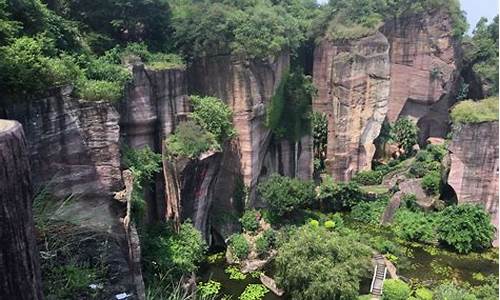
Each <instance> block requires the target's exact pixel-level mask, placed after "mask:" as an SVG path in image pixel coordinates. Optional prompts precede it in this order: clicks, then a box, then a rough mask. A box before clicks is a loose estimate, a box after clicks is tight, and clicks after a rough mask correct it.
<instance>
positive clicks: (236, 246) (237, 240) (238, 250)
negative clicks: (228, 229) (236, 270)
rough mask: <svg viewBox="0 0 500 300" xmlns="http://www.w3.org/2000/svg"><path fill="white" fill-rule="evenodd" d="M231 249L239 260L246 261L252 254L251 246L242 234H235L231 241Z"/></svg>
mask: <svg viewBox="0 0 500 300" xmlns="http://www.w3.org/2000/svg"><path fill="white" fill-rule="evenodd" d="M229 249H231V252H232V253H233V254H234V255H236V257H238V258H239V259H244V258H246V257H247V255H248V253H249V252H250V245H249V244H248V241H247V239H246V238H245V236H244V235H242V234H233V235H232V236H231V237H230V239H229Z"/></svg>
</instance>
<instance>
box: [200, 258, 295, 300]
mask: <svg viewBox="0 0 500 300" xmlns="http://www.w3.org/2000/svg"><path fill="white" fill-rule="evenodd" d="M228 266H229V265H228V264H226V263H225V262H224V261H218V262H215V263H211V264H209V263H207V264H206V265H204V266H202V268H201V272H200V274H201V276H200V280H201V281H203V282H207V281H208V280H214V281H217V282H220V283H221V285H222V288H221V294H224V295H229V296H233V297H232V298H231V299H233V300H236V299H238V297H239V295H241V293H243V291H244V290H245V288H246V287H247V285H249V284H260V283H261V282H260V279H259V278H258V277H257V278H254V277H252V276H251V275H250V274H246V278H245V279H244V280H235V279H230V278H229V275H228V274H226V273H225V269H226V268H227V267H228ZM266 275H268V276H269V275H270V274H268V273H267V272H266ZM262 299H263V300H283V299H286V298H285V297H279V296H276V295H275V294H274V293H272V292H271V291H269V292H268V293H267V294H266V295H265V296H264V298H262Z"/></svg>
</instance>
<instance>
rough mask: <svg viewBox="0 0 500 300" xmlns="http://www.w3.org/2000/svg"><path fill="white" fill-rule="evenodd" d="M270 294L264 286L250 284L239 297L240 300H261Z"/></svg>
mask: <svg viewBox="0 0 500 300" xmlns="http://www.w3.org/2000/svg"><path fill="white" fill-rule="evenodd" d="M268 292H269V290H268V289H267V288H266V287H265V286H264V285H263V284H249V285H247V287H246V288H245V290H244V291H243V293H242V294H241V295H240V296H239V297H238V299H239V300H261V299H262V298H264V296H265V295H266V294H267V293H268Z"/></svg>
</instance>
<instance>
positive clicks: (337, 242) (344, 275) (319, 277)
mask: <svg viewBox="0 0 500 300" xmlns="http://www.w3.org/2000/svg"><path fill="white" fill-rule="evenodd" d="M370 256H371V252H370V249H369V248H368V247H367V246H365V245H363V244H361V243H360V242H359V241H358V240H357V237H356V236H350V235H349V236H341V235H339V234H338V233H337V232H336V231H333V232H330V231H328V230H327V229H326V228H325V227H318V228H313V227H311V226H309V225H306V226H302V227H300V228H299V229H297V230H296V231H294V232H292V233H291V236H290V238H289V239H288V240H287V241H286V242H284V243H283V244H282V245H280V247H279V249H278V254H277V256H276V258H275V266H276V273H275V278H276V281H277V284H278V285H279V286H281V287H283V288H284V289H285V290H286V291H287V293H289V295H290V296H291V298H292V299H317V300H330V299H338V298H339V297H340V296H341V295H342V297H344V298H346V299H354V298H355V297H356V296H357V295H358V292H359V282H360V280H361V278H362V277H363V276H364V275H365V274H368V269H367V266H369V265H370V263H369V261H370ZM346 282H348V283H349V284H345V283H346Z"/></svg>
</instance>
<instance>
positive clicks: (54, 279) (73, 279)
mask: <svg viewBox="0 0 500 300" xmlns="http://www.w3.org/2000/svg"><path fill="white" fill-rule="evenodd" d="M44 275H45V276H47V277H49V278H50V284H49V286H47V287H45V288H46V293H47V294H48V295H53V296H55V297H56V298H57V299H70V298H72V297H74V296H75V295H82V296H83V295H85V294H86V293H87V292H88V289H89V285H90V284H92V283H95V282H96V280H100V279H101V278H102V276H104V275H105V274H100V272H99V270H98V269H96V268H92V267H85V266H78V265H75V264H69V265H65V266H58V267H55V268H54V269H52V270H50V272H49V273H47V274H44Z"/></svg>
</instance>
